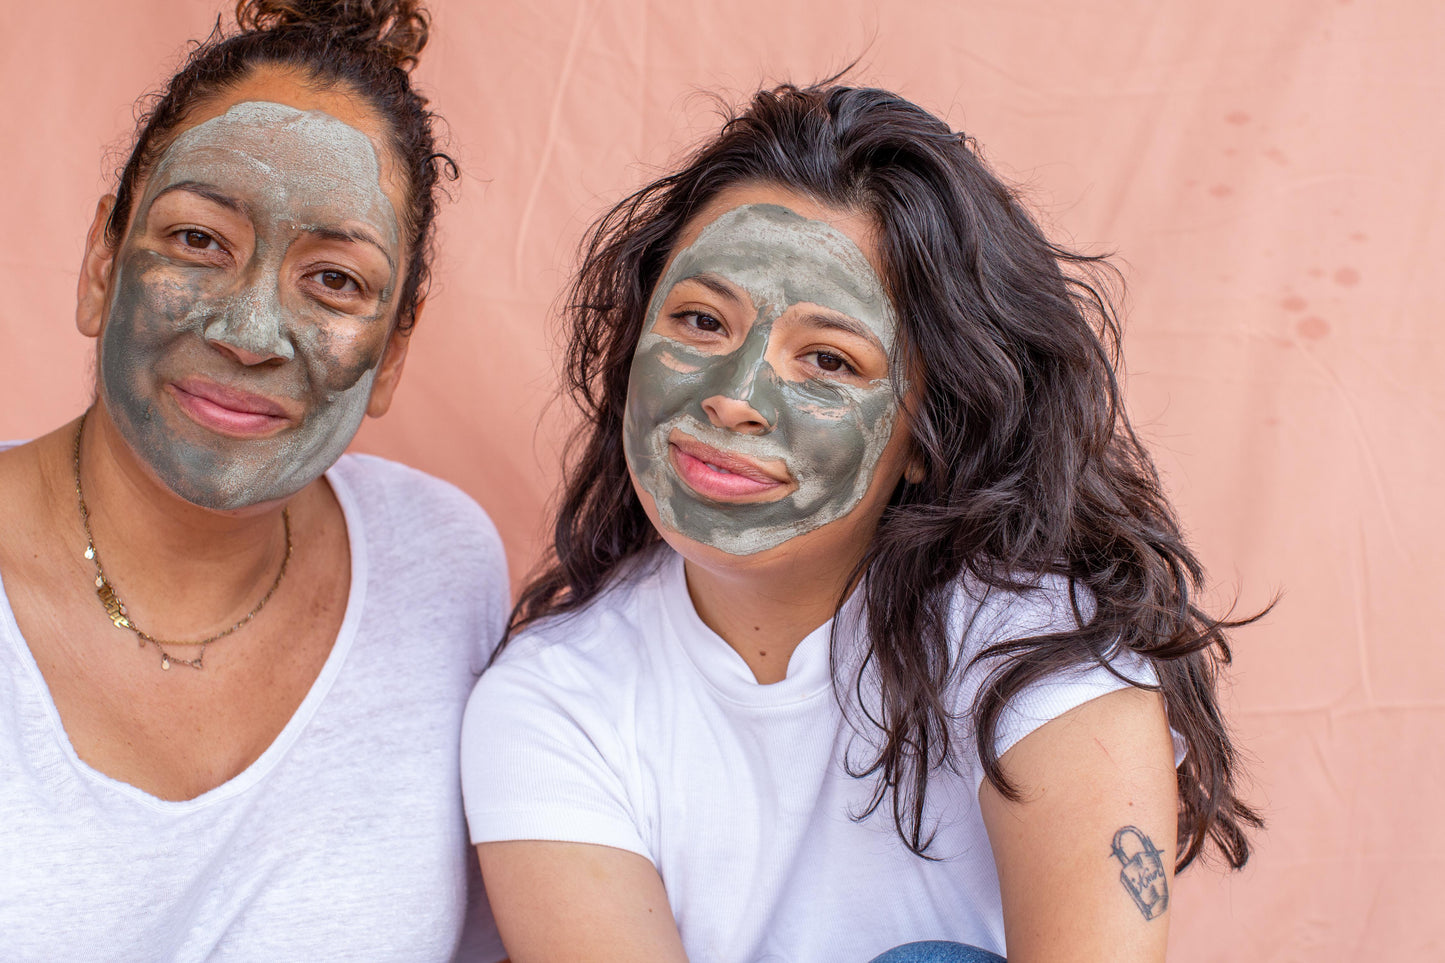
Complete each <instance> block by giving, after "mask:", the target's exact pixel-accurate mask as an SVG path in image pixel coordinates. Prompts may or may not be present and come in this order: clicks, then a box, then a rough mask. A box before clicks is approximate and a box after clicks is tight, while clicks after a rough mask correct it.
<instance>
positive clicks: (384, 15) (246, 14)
mask: <svg viewBox="0 0 1445 963" xmlns="http://www.w3.org/2000/svg"><path fill="white" fill-rule="evenodd" d="M236 23H237V24H239V25H240V27H241V29H242V30H243V31H246V32H261V31H273V30H275V31H282V30H306V31H314V32H316V33H321V34H325V35H329V36H330V37H331V38H333V39H335V40H338V41H342V42H345V43H349V44H355V45H357V46H363V47H369V48H371V49H373V50H375V51H377V52H379V53H382V54H383V55H385V56H386V57H387V59H389V60H390V61H391V62H392V64H393V65H395V66H397V67H400V68H402V69H403V70H411V68H413V67H415V66H416V62H417V58H418V57H419V56H420V55H421V52H422V48H424V47H425V46H426V41H427V34H428V31H429V30H430V27H431V15H430V14H428V13H427V11H426V8H425V7H423V5H422V4H421V3H420V2H419V0H240V2H238V3H237V4H236Z"/></svg>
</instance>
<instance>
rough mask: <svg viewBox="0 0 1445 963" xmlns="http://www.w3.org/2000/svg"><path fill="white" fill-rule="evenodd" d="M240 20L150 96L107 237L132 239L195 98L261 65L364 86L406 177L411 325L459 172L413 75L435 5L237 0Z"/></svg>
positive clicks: (404, 295)
mask: <svg viewBox="0 0 1445 963" xmlns="http://www.w3.org/2000/svg"><path fill="white" fill-rule="evenodd" d="M236 27H237V29H236V30H234V31H229V30H226V29H225V28H223V27H222V25H221V23H220V21H219V20H218V21H217V22H216V28H215V30H214V31H213V32H212V33H211V36H210V37H209V38H207V39H206V40H205V41H204V42H201V43H198V44H196V45H195V47H194V48H193V49H192V50H191V53H190V56H189V57H187V58H186V62H185V63H184V64H182V65H181V69H180V70H179V71H177V73H176V74H175V76H173V77H172V78H171V79H170V81H168V82H167V83H166V85H165V88H164V89H163V90H161V91H159V92H157V93H156V94H155V95H153V96H151V97H149V98H146V99H143V101H142V103H141V106H140V108H139V111H138V113H139V117H138V119H137V122H136V137H135V144H134V146H133V147H132V148H131V151H130V155H129V157H127V159H126V162H125V165H124V166H123V167H122V168H121V171H120V175H119V178H118V183H117V185H116V191H115V198H116V199H115V206H114V207H113V208H112V209H111V216H110V220H109V221H108V222H107V223H106V226H105V236H106V240H107V241H108V242H109V243H110V245H111V246H112V247H116V246H118V245H119V244H120V243H121V241H122V240H123V239H124V237H125V231H126V227H127V225H128V222H129V219H130V213H131V210H130V209H131V205H132V204H133V202H134V200H135V195H136V189H137V187H138V186H139V184H140V182H141V181H142V180H144V179H145V178H146V176H148V175H149V174H150V172H151V170H152V169H153V168H154V167H155V165H156V162H157V161H159V160H160V157H161V155H162V154H164V153H165V151H166V148H167V147H169V146H170V145H171V142H172V141H173V140H175V136H176V133H177V131H178V130H179V129H180V127H181V126H182V125H183V124H184V123H185V122H186V119H187V117H188V116H189V115H190V114H191V112H192V111H193V110H195V108H196V107H198V106H200V105H201V104H204V103H205V102H206V101H207V100H208V99H210V98H212V97H216V96H218V95H220V94H224V93H225V92H226V91H227V90H229V89H231V88H233V87H236V86H237V85H239V84H240V83H241V82H242V81H244V80H245V79H246V78H247V77H249V76H251V75H252V74H253V73H255V72H256V71H257V70H258V69H260V68H262V67H279V68H281V69H284V70H294V71H296V72H297V73H298V74H299V75H300V76H301V77H302V78H303V80H304V82H305V83H308V84H311V85H313V86H315V87H317V88H323V89H325V88H339V89H341V90H344V91H346V92H347V93H350V94H353V95H355V96H356V97H357V98H358V99H360V100H362V101H364V102H365V103H366V104H368V105H369V106H370V107H371V109H372V110H374V111H375V112H376V114H377V116H378V117H379V118H380V120H381V121H382V123H383V124H384V125H385V127H386V131H387V134H388V141H389V144H388V146H389V147H390V149H391V154H392V157H393V159H394V160H395V161H396V164H397V168H398V170H399V171H400V172H401V173H402V174H403V175H404V176H405V178H406V203H405V204H404V205H403V208H402V210H400V211H398V212H397V214H398V216H399V217H400V219H401V223H402V226H403V228H404V230H405V234H406V241H407V248H406V249H407V269H406V277H405V278H404V279H403V281H402V285H401V291H400V295H399V297H398V299H397V321H396V326H397V328H398V329H400V330H402V331H409V330H410V329H411V327H412V325H413V323H414V322H415V320H416V306H417V304H418V302H419V301H420V300H421V299H422V298H424V297H425V296H426V292H427V283H428V281H429V279H430V277H431V262H432V248H433V238H434V236H435V231H436V228H435V223H436V213H437V206H438V197H437V195H438V194H439V192H440V188H441V180H442V178H446V179H449V180H455V179H456V177H457V167H456V164H455V162H453V160H452V159H451V158H450V157H448V156H447V155H446V154H444V153H442V152H440V151H438V150H437V146H436V133H435V127H436V125H437V117H436V115H435V114H434V113H432V111H431V110H429V109H428V108H427V99H426V98H425V97H424V96H422V94H421V93H420V92H418V91H417V90H416V88H415V87H413V86H412V83H411V75H410V71H411V69H412V68H413V67H415V66H416V63H417V58H418V57H420V56H421V52H422V49H423V48H424V47H425V46H426V42H427V37H428V34H429V32H430V27H431V16H430V14H428V13H427V10H426V7H425V6H424V5H423V4H422V3H421V0H238V2H237V3H236Z"/></svg>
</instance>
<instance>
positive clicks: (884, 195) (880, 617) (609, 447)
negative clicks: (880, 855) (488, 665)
mask: <svg viewBox="0 0 1445 963" xmlns="http://www.w3.org/2000/svg"><path fill="white" fill-rule="evenodd" d="M754 183H756V184H770V185H778V186H781V187H785V188H788V189H790V190H793V191H797V192H799V193H801V194H804V195H806V196H808V197H811V198H813V199H815V200H817V201H819V202H821V203H823V204H826V205H830V206H833V207H837V208H842V209H847V210H857V211H861V212H866V213H867V214H869V215H871V217H872V220H873V223H874V224H875V225H876V226H877V229H878V234H877V238H878V240H877V244H878V251H879V253H880V256H881V258H882V260H883V267H884V272H883V273H884V283H885V286H886V287H887V289H888V291H889V294H890V296H891V298H892V300H893V305H894V308H895V313H896V315H897V317H898V319H899V321H898V323H899V326H900V334H899V340H898V348H897V350H896V351H895V353H894V354H895V356H894V357H893V358H892V359H891V363H892V364H893V365H894V367H895V372H896V373H897V374H902V373H906V379H907V383H908V388H909V397H908V401H907V405H906V410H907V427H908V431H909V433H910V435H911V436H912V440H913V443H914V446H915V450H916V452H917V458H918V459H919V460H920V461H921V463H922V466H923V471H922V473H921V477H918V479H917V481H911V480H908V479H904V480H902V481H900V482H899V485H898V488H897V490H896V491H895V492H894V493H893V495H892V499H891V502H890V504H889V505H888V507H887V509H886V511H885V512H884V514H883V517H882V520H881V522H880V524H879V526H878V529H877V532H876V533H875V534H874V536H873V540H872V543H871V545H870V546H869V548H868V551H867V554H866V557H865V558H864V560H863V562H862V563H861V564H860V566H859V572H858V576H859V577H860V578H861V590H862V591H863V592H865V593H866V599H867V622H868V639H869V645H868V649H867V659H866V661H865V663H864V666H863V668H862V669H859V671H858V676H857V678H856V679H855V680H854V683H853V684H854V685H855V686H856V685H858V684H859V683H860V682H861V680H862V678H863V672H864V671H865V670H871V671H872V672H874V673H876V677H877V681H878V683H879V685H880V686H881V692H882V698H881V717H878V718H873V722H874V723H876V725H877V726H878V727H879V729H880V730H881V735H882V740H881V749H880V750H879V751H878V754H877V756H876V757H875V758H873V759H872V760H871V762H870V763H869V764H868V765H866V766H864V767H862V768H860V769H855V770H852V773H853V775H855V776H858V777H868V776H872V777H876V780H877V788H876V791H875V793H874V795H873V798H872V802H871V805H870V806H869V808H868V810H867V812H869V813H871V812H873V811H874V810H876V809H877V808H878V807H879V806H881V805H883V804H884V803H885V801H886V802H887V804H888V806H889V807H890V808H891V810H892V816H893V820H894V823H895V825H896V827H897V830H898V832H899V834H900V836H901V837H902V838H903V840H904V842H905V843H906V844H907V845H908V847H909V848H910V849H911V850H913V851H914V852H915V853H918V854H919V855H923V856H926V855H927V854H926V850H927V849H928V846H929V843H930V841H931V838H932V833H931V830H930V827H929V826H927V825H925V822H926V820H925V818H924V815H923V814H924V797H925V794H926V792H927V789H928V780H929V776H930V775H931V774H932V773H933V772H934V771H936V770H937V769H938V768H939V767H940V766H942V765H946V764H947V763H948V761H949V760H950V757H951V753H952V752H953V750H954V746H955V743H956V742H957V740H956V738H955V737H954V736H953V735H952V733H953V731H954V727H955V726H956V725H957V722H958V720H956V719H954V718H952V717H951V716H950V713H949V710H948V709H947V701H946V699H945V689H946V687H947V686H948V685H949V683H950V681H951V680H953V679H954V678H956V674H957V672H958V671H959V668H960V667H959V666H958V665H957V664H956V663H957V658H956V656H957V653H958V650H959V643H960V640H959V639H957V638H950V637H949V635H948V632H947V618H946V615H947V611H948V602H949V598H950V593H951V591H952V589H953V587H954V586H955V583H956V582H957V581H958V580H959V579H960V577H962V576H964V575H969V576H972V577H973V578H974V579H977V580H978V581H979V582H981V583H982V584H983V585H985V586H990V587H996V588H999V589H1006V590H1013V591H1020V590H1027V588H1028V586H1029V585H1030V584H1032V583H1034V582H1036V581H1037V579H1038V577H1039V576H1041V575H1045V574H1056V575H1061V576H1064V577H1065V578H1067V579H1068V580H1069V584H1070V585H1071V586H1073V587H1074V593H1073V594H1074V610H1075V614H1076V617H1077V618H1076V622H1077V627H1076V628H1074V629H1072V630H1070V631H1065V632H1057V633H1054V634H1049V635H1040V636H1035V637H1031V638H1026V639H1020V640H1017V641H1011V642H1006V643H1003V644H1000V645H996V646H993V647H992V648H990V649H988V650H987V651H985V652H984V653H982V654H981V655H980V656H978V658H979V659H993V658H995V657H999V656H1003V658H1000V659H998V660H997V662H996V663H994V662H991V663H990V664H992V665H993V666H994V667H993V668H992V670H991V671H990V672H989V674H988V676H987V679H986V682H985V684H984V685H983V687H982V689H981V690H980V693H979V696H978V698H977V701H976V703H975V705H974V706H973V712H972V714H971V722H972V725H973V727H974V730H975V731H974V735H975V737H976V743H977V746H978V752H979V754H980V757H981V761H982V764H983V767H984V770H985V773H986V775H987V778H988V779H989V781H990V782H991V783H992V784H993V785H994V786H995V787H997V788H998V790H999V791H1000V792H1001V793H1002V794H1003V795H1004V796H1006V797H1008V798H1018V793H1017V790H1016V788H1015V787H1014V786H1012V785H1010V783H1009V781H1008V780H1007V779H1006V778H1005V776H1004V773H1003V772H1002V770H1001V768H1000V766H999V761H998V757H997V754H996V753H995V751H994V748H993V747H994V739H993V733H994V731H995V729H996V727H997V725H998V722H999V718H1000V715H1001V713H1002V711H1003V709H1004V707H1005V705H1006V704H1007V703H1008V702H1009V700H1010V698H1012V697H1013V696H1014V695H1016V694H1017V693H1019V692H1020V691H1021V690H1022V689H1024V687H1026V686H1028V685H1029V684H1030V683H1032V682H1035V681H1037V680H1039V679H1041V678H1043V677H1045V676H1047V675H1049V674H1051V673H1054V672H1057V671H1059V670H1061V669H1065V668H1067V667H1071V666H1077V665H1082V664H1090V663H1105V659H1106V656H1107V655H1108V654H1109V653H1110V652H1111V650H1112V649H1113V648H1114V647H1115V646H1116V645H1117V646H1120V647H1124V648H1128V649H1132V650H1134V651H1135V652H1137V653H1138V654H1139V655H1141V656H1142V657H1144V658H1145V659H1147V660H1148V661H1149V662H1150V663H1151V664H1152V665H1153V666H1154V669H1155V671H1156V672H1157V674H1158V679H1159V689H1160V691H1161V692H1162V695H1163V698H1164V702H1165V705H1166V707H1167V711H1168V716H1169V722H1170V725H1171V726H1172V727H1173V728H1174V729H1175V730H1176V731H1177V732H1179V734H1180V735H1181V736H1183V738H1184V741H1185V743H1186V744H1187V746H1188V754H1187V755H1186V757H1185V759H1184V762H1183V764H1182V765H1180V767H1179V769H1178V783H1179V851H1178V857H1177V865H1178V867H1179V868H1181V869H1182V868H1183V867H1184V866H1186V865H1188V864H1189V863H1190V862H1192V861H1193V860H1194V858H1195V857H1196V856H1198V855H1199V854H1200V852H1201V851H1202V850H1203V849H1204V847H1205V845H1206V842H1207V841H1208V840H1211V839H1212V840H1213V841H1214V842H1215V843H1216V844H1217V845H1218V847H1219V849H1220V851H1221V852H1222V853H1223V855H1224V858H1225V859H1226V860H1227V861H1228V863H1229V865H1230V866H1232V867H1239V866H1243V865H1244V863H1245V861H1246V859H1247V858H1248V856H1249V841H1248V838H1247V830H1248V829H1249V828H1250V827H1259V826H1261V825H1262V823H1261V820H1260V818H1259V816H1258V815H1257V814H1256V813H1255V812H1254V811H1253V810H1251V809H1250V808H1249V806H1247V805H1246V804H1245V803H1244V802H1243V801H1242V800H1241V799H1240V797H1239V795H1238V794H1237V792H1236V786H1235V781H1236V770H1237V761H1236V756H1235V750H1234V748H1233V746H1232V745H1231V742H1230V738H1229V734H1228V732H1227V730H1226V727H1225V725H1224V722H1223V720H1222V719H1221V717H1220V713H1219V706H1218V701H1217V697H1216V673H1217V671H1218V667H1219V666H1220V664H1222V663H1227V662H1228V661H1229V646H1228V644H1227V642H1226V639H1225V631H1226V630H1227V629H1230V628H1233V627H1235V626H1237V625H1239V624H1242V623H1243V622H1244V621H1248V620H1238V621H1229V620H1224V619H1218V618H1213V617H1211V616H1209V615H1208V614H1206V613H1205V612H1203V611H1202V610H1201V609H1200V608H1199V607H1198V605H1197V604H1196V601H1195V599H1196V596H1197V593H1198V592H1199V590H1200V588H1201V586H1202V583H1203V577H1204V573H1203V570H1202V568H1201V566H1200V563H1199V561H1198V559H1196V558H1195V556H1194V554H1193V553H1192V552H1191V551H1190V550H1189V548H1188V547H1187V546H1186V545H1185V542H1184V538H1183V536H1182V534H1181V532H1180V527H1179V523H1178V522H1177V520H1176V519H1175V517H1174V514H1173V511H1172V510H1171V508H1170V506H1169V503H1168V500H1167V499H1166V498H1165V496H1164V493H1163V491H1162V489H1161V486H1160V482H1159V476H1158V473H1157V471H1156V470H1155V468H1154V465H1153V462H1152V461H1151V459H1150V457H1149V455H1148V453H1147V452H1146V451H1145V449H1144V447H1143V445H1142V444H1141V443H1140V441H1139V439H1138V437H1137V436H1136V435H1135V433H1134V431H1133V429H1132V428H1131V427H1130V424H1129V421H1128V418H1127V416H1126V414H1125V412H1124V407H1123V404H1122V401H1121V398H1120V388H1119V384H1118V381H1117V378H1116V375H1115V371H1116V367H1117V365H1118V363H1119V356H1118V348H1119V336H1120V330H1119V321H1118V316H1117V313H1116V311H1115V309H1114V307H1113V306H1112V302H1111V299H1110V295H1109V292H1110V290H1111V289H1112V288H1113V282H1114V279H1115V275H1114V273H1113V272H1112V270H1111V269H1110V268H1109V267H1108V265H1107V264H1106V263H1105V262H1104V261H1103V260H1102V259H1101V258H1097V257H1091V256H1085V255H1081V254H1076V253H1073V252H1071V251H1068V250H1066V249H1064V248H1062V247H1060V246H1059V245H1056V244H1054V243H1052V242H1050V241H1049V240H1048V239H1047V238H1046V237H1045V236H1044V235H1043V233H1042V232H1041V231H1040V229H1039V227H1038V226H1037V225H1036V224H1035V223H1034V221H1033V219H1032V218H1031V217H1030V216H1029V214H1028V213H1027V212H1026V211H1025V209H1024V206H1023V205H1022V204H1021V202H1020V199H1019V197H1018V195H1017V194H1016V192H1015V191H1013V190H1011V189H1010V188H1009V187H1008V186H1006V185H1005V184H1004V183H1003V182H1001V181H1000V180H999V178H998V177H996V176H995V175H994V174H993V173H992V172H990V171H989V169H988V168H987V166H986V165H985V164H984V163H983V161H982V160H981V159H980V158H979V155H978V150H977V146H976V144H975V143H974V142H973V141H972V139H971V138H968V137H966V136H964V135H962V134H959V133H956V132H954V131H953V130H951V129H950V128H949V127H948V126H947V125H946V124H944V123H943V122H942V121H940V120H939V119H938V118H936V117H934V116H933V115H931V114H929V113H928V112H927V111H925V110H923V109H922V108H920V107H918V106H916V105H914V104H912V103H910V102H908V101H906V100H904V99H902V98H901V97H899V96H897V95H896V94H892V93H889V92H888V91H884V90H875V89H863V88H853V87H847V86H840V85H835V84H831V83H828V84H823V85H818V86H811V87H796V86H793V85H783V86H780V87H777V88H774V89H771V90H764V91H762V92H760V93H758V94H757V95H756V96H754V98H753V99H752V102H751V103H750V104H749V105H748V106H747V107H746V109H744V110H742V111H741V112H739V113H736V114H734V115H733V116H731V117H730V119H729V120H728V121H727V122H726V124H724V126H723V128H722V130H721V132H720V133H719V134H718V135H717V136H716V137H715V138H714V139H713V140H711V141H710V142H709V143H707V144H705V145H704V146H702V147H701V148H700V149H698V150H697V151H696V152H695V153H694V154H692V155H691V157H690V158H689V159H688V161H687V162H686V164H685V166H684V167H683V168H682V169H681V170H679V171H677V172H676V173H673V174H670V175H668V176H666V177H663V178H661V179H659V180H657V181H655V182H653V183H651V184H649V185H647V186H646V187H644V188H642V189H641V190H639V191H637V192H636V193H634V194H632V195H631V196H630V197H628V198H627V199H625V200H624V201H622V202H621V203H620V204H618V205H617V206H616V207H614V208H613V209H612V210H611V211H609V212H608V213H607V214H606V215H605V216H603V217H602V218H601V219H600V220H599V221H598V222H597V223H596V224H595V225H594V226H593V228H592V230H591V232H590V234H589V235H588V237H587V239H586V240H585V241H584V244H583V247H582V254H583V257H582V265H581V268H580V270H579V272H578V274H577V276H576V278H575V280H574V281H573V284H572V287H571V290H570V297H569V298H568V300H567V302H566V308H565V311H566V313H565V318H566V321H567V322H568V325H569V329H568V338H569V344H568V350H567V355H566V366H565V373H566V384H567V386H568V389H569V391H570V394H571V395H572V396H573V398H574V400H575V401H576V402H577V404H578V405H579V406H580V408H581V410H582V414H583V417H584V421H583V423H582V425H581V426H580V428H579V431H578V434H577V436H576V437H575V438H574V443H573V446H572V448H571V450H570V457H569V459H568V464H567V465H566V468H565V481H564V487H563V492H562V495H561V499H560V502H559V504H558V506H557V509H556V524H555V531H554V542H553V544H552V547H551V550H550V552H549V554H548V556H547V558H546V559H544V561H543V563H542V566H541V568H540V569H539V570H538V573H537V574H535V575H534V577H533V578H532V579H531V580H530V582H529V584H528V585H527V586H526V588H525V589H524V590H523V592H522V594H521V597H520V599H519V601H518V603H517V606H516V608H515V610H514V611H513V614H512V620H511V625H510V628H509V632H508V638H511V637H513V636H514V635H515V634H516V632H517V631H518V630H519V629H521V628H523V627H524V626H526V625H529V624H531V623H532V622H535V621H536V620H538V619H540V618H543V617H545V616H549V615H553V614H558V613H566V612H571V611H575V610H577V609H579V608H581V607H582V606H585V605H587V604H588V602H590V601H591V600H592V599H594V598H596V597H597V595H598V594H599V593H600V592H601V591H603V589H605V588H606V587H607V585H608V583H609V580H610V579H611V578H612V577H613V576H614V574H615V573H616V572H617V571H618V569H619V567H620V566H622V565H623V564H624V563H625V562H627V560H629V559H631V558H633V557H635V556H637V555H638V554H639V553H641V552H643V551H644V550H645V549H646V548H647V547H648V546H650V545H653V544H655V543H656V542H657V541H658V540H659V536H658V534H657V533H656V532H655V531H654V530H653V527H652V525H651V523H650V522H649V521H648V518H647V516H646V515H645V514H644V512H643V509H642V505H641V503H640V502H639V501H638V498H637V495H636V494H635V493H634V491H633V488H632V485H631V484H630V482H629V479H628V474H627V466H626V462H625V460H624V457H623V446H622V433H623V407H624V404H625V401H626V398H627V380H628V371H629V368H630V364H631V360H632V354H633V349H634V348H635V346H636V344H637V340H638V337H639V335H640V332H641V328H642V324H643V318H644V314H645V312H646V308H647V304H648V300H649V298H650V297H651V294H652V289H653V287H654V286H655V285H656V284H657V281H658V279H659V277H660V276H661V274H662V270H663V267H664V265H665V263H666V261H667V259H668V257H669V255H670V254H671V253H672V250H673V247H674V244H675V242H676V240H677V238H678V236H679V234H680V233H681V232H682V230H683V228H684V226H685V225H686V224H687V223H688V220H689V219H690V218H691V217H693V215H694V214H695V213H696V212H697V211H698V210H699V209H701V208H702V207H703V206H704V205H706V204H707V203H708V202H709V201H710V200H711V199H712V198H713V197H715V196H716V195H717V194H718V193H719V192H721V191H723V190H725V189H727V188H729V187H732V186H735V185H739V184H754ZM902 383H903V379H902V378H900V377H895V379H894V384H895V385H897V384H902ZM902 400H903V399H900V403H902ZM910 474H913V475H916V474H917V473H914V472H910ZM1090 598H1091V599H1092V602H1090V601H1089V599H1090ZM1091 606H1092V611H1090V608H1091ZM503 644H504V645H505V642H504V643H503ZM837 653H838V649H837V646H835V647H834V660H835V663H836V661H837V658H838V654H837ZM1105 664H1106V663H1105ZM835 668H836V665H835ZM835 677H836V676H835ZM840 698H842V696H841V694H840Z"/></svg>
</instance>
